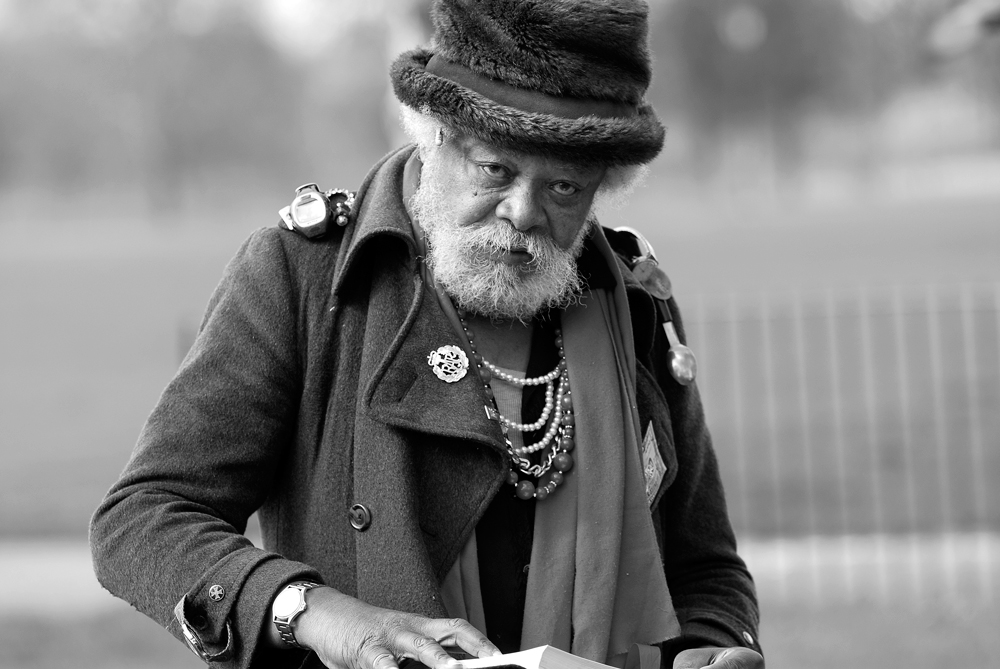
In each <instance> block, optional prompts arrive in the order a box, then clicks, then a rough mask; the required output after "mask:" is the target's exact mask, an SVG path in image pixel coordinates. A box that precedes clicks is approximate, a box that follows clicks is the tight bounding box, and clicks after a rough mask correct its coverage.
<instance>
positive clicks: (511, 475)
mask: <svg viewBox="0 0 1000 669" xmlns="http://www.w3.org/2000/svg"><path fill="white" fill-rule="evenodd" d="M507 485H517V472H515V471H514V470H513V469H512V470H510V471H509V472H507Z"/></svg>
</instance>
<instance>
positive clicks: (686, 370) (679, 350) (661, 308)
mask: <svg viewBox="0 0 1000 669" xmlns="http://www.w3.org/2000/svg"><path fill="white" fill-rule="evenodd" d="M614 232H616V233H618V234H617V235H615V237H616V240H615V242H617V243H615V242H612V247H613V248H614V249H615V250H616V251H618V252H619V254H620V256H621V258H622V260H624V261H625V264H626V265H628V267H629V269H630V270H632V275H633V276H635V278H636V279H637V280H638V281H639V283H640V284H642V287H643V288H644V289H645V290H646V292H647V293H649V295H650V297H652V298H653V302H655V303H656V309H657V311H658V312H659V314H660V323H661V324H662V325H663V332H664V334H666V335H667V342H668V343H669V344H670V349H669V352H668V354H667V355H668V357H669V362H670V375H671V376H673V377H674V379H675V380H676V381H677V383H679V384H681V385H682V386H686V385H688V384H689V383H691V382H692V381H694V378H695V376H697V374H698V361H697V360H696V359H695V357H694V352H693V351H692V350H691V349H690V348H688V347H687V346H685V345H684V344H682V343H681V340H680V337H678V336H677V329H676V328H675V327H674V321H673V317H672V316H671V314H670V305H669V304H668V303H667V301H668V300H669V299H670V296H671V294H672V289H671V285H670V279H669V278H668V277H667V275H666V273H665V272H664V271H663V270H662V269H661V268H660V263H659V261H658V260H657V258H656V251H654V250H653V245H652V244H650V243H649V240H647V239H646V238H645V237H644V236H643V234H642V233H641V232H639V231H638V230H635V229H634V228H629V227H626V226H622V227H620V228H615V229H614ZM622 237H624V238H625V239H622ZM609 241H610V240H609ZM623 242H625V243H623Z"/></svg>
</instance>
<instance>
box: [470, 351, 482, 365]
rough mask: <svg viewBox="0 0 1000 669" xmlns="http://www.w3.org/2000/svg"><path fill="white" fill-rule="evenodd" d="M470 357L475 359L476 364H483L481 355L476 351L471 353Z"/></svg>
mask: <svg viewBox="0 0 1000 669" xmlns="http://www.w3.org/2000/svg"><path fill="white" fill-rule="evenodd" d="M472 359H473V360H475V361H476V364H477V365H482V364H483V356H481V355H479V354H478V353H473V354H472Z"/></svg>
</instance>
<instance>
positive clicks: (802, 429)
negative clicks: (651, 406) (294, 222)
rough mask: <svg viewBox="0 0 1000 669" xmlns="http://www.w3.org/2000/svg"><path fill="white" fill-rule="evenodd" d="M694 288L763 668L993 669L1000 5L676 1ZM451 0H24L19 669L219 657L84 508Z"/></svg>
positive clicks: (654, 12) (1, 56)
mask: <svg viewBox="0 0 1000 669" xmlns="http://www.w3.org/2000/svg"><path fill="white" fill-rule="evenodd" d="M650 4H651V22H650V26H651V33H652V34H651V47H652V50H653V54H654V58H655V78H654V82H653V86H652V88H651V90H650V92H649V98H650V100H651V101H652V102H653V104H654V105H655V106H656V108H657V109H658V111H659V113H660V116H661V118H662V119H663V120H664V122H665V124H666V125H667V126H668V128H669V129H668V140H667V146H666V149H665V151H664V153H663V154H662V156H661V157H660V158H658V159H657V161H656V162H655V163H654V164H653V166H652V170H651V174H650V177H649V179H648V180H647V182H646V183H645V185H644V186H643V187H642V188H640V189H639V190H638V191H637V193H636V194H635V196H634V197H633V198H632V201H631V202H630V203H629V204H628V205H627V206H625V207H624V208H622V209H621V210H617V211H611V212H607V213H605V214H604V215H603V218H602V222H603V223H604V224H605V225H611V226H617V225H631V226H633V227H636V228H638V229H639V230H641V231H643V232H644V233H645V234H646V235H647V236H648V237H649V238H650V240H651V241H652V243H653V245H654V246H655V248H656V249H657V252H658V255H659V259H660V263H661V265H662V266H663V267H664V268H665V269H666V271H667V273H668V274H669V275H670V277H671V278H672V280H673V283H674V288H675V294H676V295H677V299H678V301H679V303H680V305H681V308H682V310H683V314H684V317H685V322H686V325H687V331H688V336H689V343H690V344H691V346H692V348H694V350H695V352H696V354H697V355H698V356H699V363H700V376H699V385H700V387H701V391H702V394H703V396H704V401H705V405H706V410H707V414H708V420H709V425H710V428H711V429H712V431H713V434H714V437H715V441H716V447H717V450H718V454H719V458H720V462H721V468H722V473H723V477H724V478H725V482H726V486H727V493H728V499H729V505H730V510H731V514H732V518H733V522H734V525H735V527H736V530H737V533H738V538H739V541H740V547H741V551H742V552H743V553H744V555H745V556H746V559H747V561H748V563H749V564H750V567H751V569H752V570H753V572H754V575H755V577H756V579H757V583H758V589H759V593H760V597H761V606H762V616H763V624H762V628H761V637H762V643H763V645H764V648H765V652H766V653H767V659H768V666H769V667H774V668H777V669H781V668H782V667H798V666H809V667H831V668H832V667H842V666H852V667H866V666H871V667H875V666H879V667H883V666H908V667H917V668H923V667H927V668H930V667H940V666H945V665H946V664H947V665H968V666H994V667H996V666H1000V659H998V658H1000V634H998V633H997V630H1000V613H998V611H1000V608H998V607H1000V492H998V489H1000V486H998V483H1000V33H998V32H997V28H998V27H1000V0H966V1H959V0H658V1H654V2H651V3H650ZM426 5H427V2H426V1H425V0H365V1H364V2H358V1H356V0H239V1H237V0H75V1H74V0H0V449H2V456H3V458H2V464H0V667H2V668H4V669H6V668H8V667H17V668H21V667H24V668H42V667H45V668H61V667H74V668H75V669H81V668H84V667H102V668H104V667H126V666H127V667H149V668H161V667H162V668H165V667H196V666H199V665H200V662H199V661H198V660H197V659H196V658H195V657H194V656H193V655H191V654H190V653H189V652H188V651H187V650H186V648H184V647H183V646H182V645H181V644H180V643H178V642H176V641H174V640H173V639H172V638H171V637H170V636H169V635H168V634H166V633H165V632H163V631H161V630H159V628H157V627H156V626H155V625H154V624H153V623H151V622H150V621H148V620H147V619H145V618H144V617H143V616H141V615H139V614H137V613H135V612H133V611H131V610H130V609H129V607H128V606H127V605H125V604H123V603H121V602H118V601H117V600H114V599H113V598H112V597H111V596H110V595H108V594H107V593H105V592H103V591H102V590H101V589H100V587H99V586H98V585H97V584H96V582H95V580H94V578H93V575H92V572H91V570H90V563H89V552H88V550H87V547H86V528H87V522H88V519H89V516H90V514H91V513H92V511H93V510H94V508H95V507H96V505H97V503H98V501H99V500H100V498H101V497H102V495H103V494H104V492H105V491H106V490H107V488H108V487H109V486H110V485H111V483H112V482H113V481H114V479H115V478H116V476H117V475H118V473H119V472H120V471H121V469H122V467H123V466H124V464H125V462H126V460H127V458H128V455H129V452H130V450H131V448H132V446H133V444H134V442H135V439H136V437H137V435H138V433H139V430H140V428H141V426H142V423H143V421H144V419H145V417H146V415H147V414H148V413H149V411H150V410H151V408H152V406H153V405H154V403H155V402H156V399H157V397H158V395H159V393H160V391H161V390H162V388H163V387H164V386H165V385H166V383H167V382H168V381H169V379H170V378H171V376H172V374H173V372H174V370H175V369H176V367H177V365H178V363H179V362H180V359H181V358H182V356H183V355H184V353H185V352H186V350H187V348H188V347H189V346H190V344H191V341H192V340H193V337H194V333H195V331H196V329H197V326H198V322H199V319H200V316H201V312H202V309H203V308H204V305H205V303H206V301H207V300H208V297H209V295H210V294H211V291H212V289H213V288H214V286H215V285H216V283H217V282H218V280H219V277H220V276H221V273H222V270H223V267H224V266H225V263H226V262H227V260H228V259H229V258H230V257H231V256H232V254H233V253H234V252H235V250H236V248H237V247H238V245H239V243H240V241H241V240H242V239H243V238H245V237H246V236H247V235H248V234H249V233H250V232H251V231H252V230H254V229H256V228H258V227H261V226H270V225H274V224H275V223H276V221H277V210H278V209H279V208H280V207H282V206H284V205H285V204H287V203H288V202H289V201H290V199H291V196H292V194H293V190H294V188H295V187H296V186H298V185H300V184H302V183H306V182H311V181H315V182H318V183H319V184H320V186H321V187H322V188H324V189H325V188H335V187H339V188H356V187H357V185H358V184H359V183H360V182H361V181H362V179H363V177H364V175H365V173H366V172H367V170H368V168H369V167H370V166H371V164H372V163H373V162H374V161H375V160H377V159H378V158H379V157H381V156H382V155H383V154H384V153H386V152H387V151H389V150H390V149H391V148H392V147H394V146H397V145H399V144H400V143H402V141H403V140H402V138H401V136H400V132H399V130H398V126H397V123H396V116H397V107H396V105H395V103H394V101H393V98H392V96H391V92H390V90H389V88H388V78H387V74H386V73H387V67H388V62H389V61H390V59H391V58H393V57H394V56H395V55H396V54H397V53H399V52H401V51H403V50H405V49H409V48H412V47H414V46H416V45H417V44H420V43H423V42H425V41H426V40H427V38H428V36H429V30H430V27H429V22H428V19H427V11H426Z"/></svg>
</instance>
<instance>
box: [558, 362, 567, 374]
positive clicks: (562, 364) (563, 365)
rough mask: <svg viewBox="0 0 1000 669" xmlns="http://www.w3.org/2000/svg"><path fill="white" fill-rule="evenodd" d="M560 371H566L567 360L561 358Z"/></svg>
mask: <svg viewBox="0 0 1000 669" xmlns="http://www.w3.org/2000/svg"><path fill="white" fill-rule="evenodd" d="M559 371H560V372H565V371H566V361H565V360H560V361H559Z"/></svg>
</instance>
